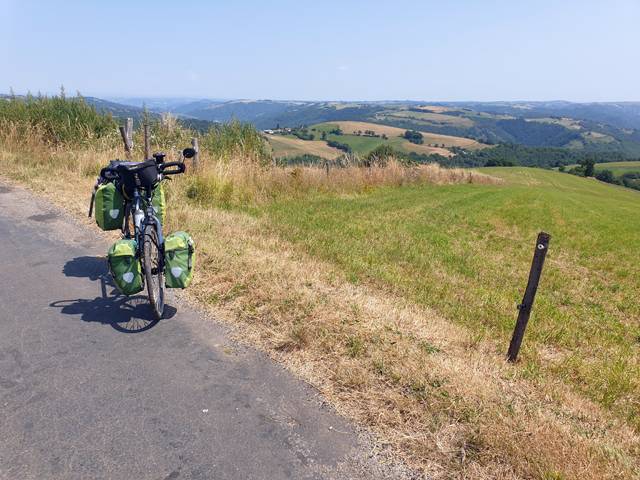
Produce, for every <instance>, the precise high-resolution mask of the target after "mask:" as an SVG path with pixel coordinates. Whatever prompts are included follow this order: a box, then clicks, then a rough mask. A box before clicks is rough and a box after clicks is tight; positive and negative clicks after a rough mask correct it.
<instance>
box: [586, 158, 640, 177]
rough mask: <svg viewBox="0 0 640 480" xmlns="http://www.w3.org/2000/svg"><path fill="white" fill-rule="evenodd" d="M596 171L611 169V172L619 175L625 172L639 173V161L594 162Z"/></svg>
mask: <svg viewBox="0 0 640 480" xmlns="http://www.w3.org/2000/svg"><path fill="white" fill-rule="evenodd" d="M595 168H596V171H598V170H611V172H612V173H613V174H614V175H615V176H616V177H619V176H621V175H624V174H625V173H640V162H611V163H598V164H596V167H595Z"/></svg>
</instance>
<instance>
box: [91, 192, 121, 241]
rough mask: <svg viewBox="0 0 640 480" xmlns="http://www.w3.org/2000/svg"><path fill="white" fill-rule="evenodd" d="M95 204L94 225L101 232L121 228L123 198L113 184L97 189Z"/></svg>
mask: <svg viewBox="0 0 640 480" xmlns="http://www.w3.org/2000/svg"><path fill="white" fill-rule="evenodd" d="M95 202H96V203H95V215H96V223H97V224H98V226H99V227H100V228H101V229H102V230H117V229H119V228H122V222H123V220H124V198H123V197H122V194H121V193H120V192H119V191H118V189H117V188H116V186H115V185H114V184H113V182H108V183H105V184H102V185H100V186H99V187H98V189H97V190H96V199H95Z"/></svg>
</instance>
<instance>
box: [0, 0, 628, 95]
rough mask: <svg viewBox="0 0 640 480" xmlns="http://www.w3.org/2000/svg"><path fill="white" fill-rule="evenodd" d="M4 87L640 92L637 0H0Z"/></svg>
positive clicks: (91, 91) (131, 91) (186, 91)
mask: <svg viewBox="0 0 640 480" xmlns="http://www.w3.org/2000/svg"><path fill="white" fill-rule="evenodd" d="M0 15H1V16H2V25H3V28H2V29H1V30H0V92H2V91H8V90H9V87H13V89H14V90H15V91H16V92H18V93H22V92H26V91H27V90H31V91H32V92H37V91H42V92H45V93H47V92H49V93H51V92H56V91H57V90H58V88H59V85H61V84H64V85H65V87H66V89H67V91H69V92H75V91H76V90H79V91H80V92H82V93H83V94H85V95H97V96H132V95H143V96H179V97H210V98H253V99H258V98H272V99H299V100H382V99H415V100H555V99H564V100H573V101H607V100H618V101H620V100H634V101H640V0H609V1H606V2H604V1H590V0H583V1H573V0H566V1H561V0H557V1H547V0H537V1H534V0H530V1H524V0H522V1H519V0H511V1H499V0H495V1H493V0H485V1H480V0H477V1H472V0H457V1H456V0H451V1H447V2H445V1H440V2H434V1H405V0H396V1H393V2H389V1H384V2H383V1H356V0H354V1H348V0H343V1H332V0H324V1H322V2H296V1H278V0H272V1H244V2H242V1H235V2H232V1H178V0H175V1H171V2H168V1H163V0H156V1H147V0H142V1H133V0H132V1H127V2H125V1H121V0H110V1H89V0H85V1H74V0H71V1H64V2H63V1H29V0H0Z"/></svg>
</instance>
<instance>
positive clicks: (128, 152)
mask: <svg viewBox="0 0 640 480" xmlns="http://www.w3.org/2000/svg"><path fill="white" fill-rule="evenodd" d="M119 128H120V136H121V137H122V143H124V153H125V154H126V157H127V158H131V146H130V145H129V138H128V137H127V130H126V128H125V127H119Z"/></svg>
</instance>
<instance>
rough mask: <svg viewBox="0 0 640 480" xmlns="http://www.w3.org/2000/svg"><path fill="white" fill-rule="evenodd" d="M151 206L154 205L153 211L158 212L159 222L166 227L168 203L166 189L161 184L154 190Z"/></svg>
mask: <svg viewBox="0 0 640 480" xmlns="http://www.w3.org/2000/svg"><path fill="white" fill-rule="evenodd" d="M151 205H153V209H154V210H155V211H156V215H157V216H158V220H160V223H161V224H163V225H164V216H165V212H166V210H167V202H166V199H165V194H164V188H163V186H162V183H159V184H158V185H157V186H156V187H155V188H154V189H153V193H152V197H151Z"/></svg>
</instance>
